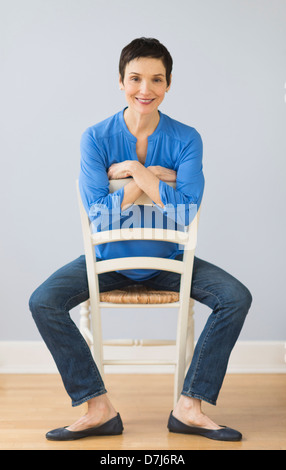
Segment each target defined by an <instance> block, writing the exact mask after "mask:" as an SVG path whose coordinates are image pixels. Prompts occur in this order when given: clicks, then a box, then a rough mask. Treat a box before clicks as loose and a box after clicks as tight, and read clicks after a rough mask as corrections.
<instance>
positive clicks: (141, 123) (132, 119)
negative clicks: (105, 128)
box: [124, 108, 160, 137]
mask: <svg viewBox="0 0 286 470" xmlns="http://www.w3.org/2000/svg"><path fill="white" fill-rule="evenodd" d="M124 120H125V123H126V126H127V127H128V129H129V131H130V132H131V134H133V135H134V136H135V137H137V136H140V135H146V136H149V135H151V134H153V132H154V131H155V129H156V127H157V126H158V124H159V121H160V114H159V112H158V110H156V111H155V112H154V113H152V114H151V115H150V114H148V115H142V114H138V113H135V112H133V110H132V109H130V108H127V109H126V110H125V111H124Z"/></svg>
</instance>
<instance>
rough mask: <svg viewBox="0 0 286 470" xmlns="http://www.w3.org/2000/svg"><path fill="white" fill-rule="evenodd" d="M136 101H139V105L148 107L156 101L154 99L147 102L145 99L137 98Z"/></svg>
mask: <svg viewBox="0 0 286 470" xmlns="http://www.w3.org/2000/svg"><path fill="white" fill-rule="evenodd" d="M136 100H137V101H138V102H139V103H141V104H145V105H147V104H150V103H152V102H153V101H154V98H153V99H151V100H145V99H143V98H136Z"/></svg>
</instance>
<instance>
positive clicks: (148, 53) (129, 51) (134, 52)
mask: <svg viewBox="0 0 286 470" xmlns="http://www.w3.org/2000/svg"><path fill="white" fill-rule="evenodd" d="M140 57H151V58H154V59H161V60H162V62H163V64H164V66H165V69H166V80H167V85H168V86H169V85H170V82H171V72H172V67H173V59H172V57H171V54H170V52H169V51H168V49H167V48H166V47H165V46H164V45H163V44H161V43H160V41H158V39H154V38H144V37H142V38H137V39H133V41H131V42H130V44H128V45H127V46H125V47H124V48H123V49H122V51H121V55H120V60H119V73H120V77H121V80H122V82H123V80H124V75H125V68H126V65H127V64H128V63H129V62H131V61H132V60H134V59H139V58H140Z"/></svg>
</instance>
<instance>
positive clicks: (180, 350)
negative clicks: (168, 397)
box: [174, 299, 194, 407]
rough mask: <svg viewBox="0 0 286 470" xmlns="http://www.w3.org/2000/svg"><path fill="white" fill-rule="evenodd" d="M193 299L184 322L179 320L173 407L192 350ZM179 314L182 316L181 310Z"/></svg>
mask: <svg viewBox="0 0 286 470" xmlns="http://www.w3.org/2000/svg"><path fill="white" fill-rule="evenodd" d="M193 307H194V301H193V300H192V299H191V300H190V303H189V307H188V315H187V318H186V322H183V321H181V322H179V324H178V334H177V341H176V343H177V344H176V348H177V364H176V370H175V378H174V407H175V406H176V403H177V401H178V399H179V398H180V395H181V392H182V389H183V383H184V379H185V375H186V372H187V370H188V368H189V366H190V363H191V359H192V356H193V351H194V319H193V314H194V309H193ZM179 315H181V317H182V318H183V314H182V312H179Z"/></svg>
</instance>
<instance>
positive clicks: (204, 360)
mask: <svg viewBox="0 0 286 470" xmlns="http://www.w3.org/2000/svg"><path fill="white" fill-rule="evenodd" d="M119 71H120V74H119V86H120V89H122V90H124V92H125V96H126V101H127V104H128V106H127V108H126V109H125V110H123V111H120V112H119V113H117V114H115V115H114V116H112V117H110V118H109V119H106V120H104V121H102V122H100V123H99V124H96V125H94V126H92V127H90V128H88V129H87V130H86V131H85V132H84V134H83V136H82V140H81V171H80V178H79V183H80V191H81V196H82V200H83V203H84V206H85V208H86V210H87V212H88V214H89V217H90V220H91V221H93V222H96V221H98V220H101V221H102V219H100V217H99V218H98V216H99V215H100V214H101V210H102V207H103V206H104V207H105V208H108V210H113V211H115V212H116V213H117V215H118V218H119V220H120V221H121V222H122V220H124V216H125V215H126V214H127V213H128V207H129V206H130V205H131V204H132V203H133V202H134V201H135V200H136V199H137V198H138V197H139V196H140V195H141V194H142V193H143V192H144V193H146V194H147V195H148V196H149V197H150V198H151V199H152V200H153V201H154V203H155V207H156V209H157V210H158V211H161V213H163V215H164V217H168V207H170V206H172V207H175V208H176V207H178V206H179V205H180V206H182V205H183V207H185V210H184V216H185V220H187V221H188V216H189V213H188V211H189V207H190V205H194V204H196V205H197V207H199V206H200V203H201V200H202V195H203V189H204V177H203V172H202V142H201V138H200V135H199V133H198V132H197V131H196V130H195V129H194V128H192V127H189V126H187V125H184V124H182V123H180V122H177V121H175V120H173V119H171V118H169V117H168V116H166V115H164V114H162V113H161V112H160V111H159V110H158V107H159V105H160V104H161V103H162V101H163V99H164V97H165V93H166V92H168V91H169V89H170V86H171V71H172V58H171V56H170V54H169V52H168V50H167V49H166V48H165V46H163V45H162V44H161V43H160V42H159V41H158V40H156V39H146V38H139V39H135V40H134V41H132V42H131V43H130V44H128V45H127V46H126V47H125V48H124V49H123V50H122V53H121V57H120V63H119ZM128 176H131V177H132V179H131V180H130V182H129V183H128V184H127V185H126V186H125V187H124V188H121V189H120V190H118V191H116V192H115V193H113V194H108V187H109V185H108V181H109V179H116V178H125V177H128ZM170 181H176V189H173V188H171V187H170V186H169V185H168V184H167V183H166V182H170ZM177 222H178V221H177ZM186 223H187V222H186ZM146 243H148V248H147V249H148V253H150V255H151V256H152V255H153V254H156V255H157V256H162V257H167V258H173V259H174V258H178V259H179V258H180V256H181V252H180V251H179V249H178V246H177V245H175V244H171V243H168V242H158V241H140V242H139V241H129V242H126V241H125V242H121V243H120V242H114V243H111V244H107V245H101V246H100V248H99V247H97V252H96V256H97V257H98V258H99V259H110V258H114V257H116V256H118V255H119V256H140V254H144V253H146V245H144V244H146ZM132 282H134V283H138V282H140V283H143V284H145V285H148V286H150V287H153V288H155V289H159V290H160V289H162V290H163V289H164V286H166V285H167V286H168V288H169V289H171V290H174V291H176V290H177V291H178V290H179V282H180V276H179V275H178V274H176V273H169V272H165V271H164V272H163V271H151V270H133V271H131V270H129V271H123V272H116V271H114V272H111V273H105V274H101V275H100V276H99V288H100V291H101V292H103V291H108V290H111V289H120V288H122V287H124V286H126V285H130V283H132ZM191 297H192V298H193V299H195V300H197V301H199V302H201V303H203V304H205V305H207V306H209V307H210V308H211V309H212V313H211V314H210V316H209V318H208V321H207V323H206V325H205V328H204V330H203V331H202V333H201V335H200V338H199V340H198V342H197V345H196V348H195V351H194V356H193V359H192V363H191V365H190V368H189V370H188V372H187V374H186V378H185V382H184V386H183V390H182V394H181V396H180V398H179V400H178V403H177V405H176V406H175V408H174V410H173V411H172V412H171V414H170V416H169V421H168V428H169V430H170V431H171V432H178V433H187V434H199V435H202V436H205V437H208V438H211V439H217V440H231V441H233V440H240V439H241V437H242V436H241V433H240V432H239V431H235V430H233V429H231V428H225V427H221V426H219V425H217V424H216V423H214V422H213V421H212V420H211V419H210V418H209V417H208V416H206V415H205V414H204V413H203V412H202V408H201V402H202V401H207V402H209V403H212V404H214V405H215V404H216V400H217V397H218V394H219V391H220V388H221V385H222V382H223V379H224V375H225V372H226V368H227V363H228V359H229V356H230V353H231V350H232V348H233V346H234V344H235V342H236V340H237V338H238V336H239V333H240V331H241V328H242V326H243V323H244V320H245V317H246V314H247V312H248V310H249V308H250V305H251V300H252V299H251V294H250V293H249V291H248V289H247V288H246V287H245V286H244V285H242V284H241V283H240V282H239V281H238V280H236V279H235V278H233V277H232V276H231V275H229V274H228V273H226V272H225V271H223V270H222V269H220V268H218V267H216V266H214V265H212V264H210V263H208V262H206V261H203V260H201V259H198V258H196V257H195V260H194V269H193V279H192V288H191ZM88 298H89V292H88V284H87V275H86V265H85V257H84V256H80V257H79V258H77V259H76V260H74V261H72V262H71V263H69V264H68V265H66V266H64V267H62V268H60V269H59V270H58V271H56V272H55V273H54V274H53V275H52V276H50V277H49V278H48V279H47V280H46V281H45V282H44V283H43V284H42V285H41V286H40V287H39V288H38V289H37V290H36V291H35V292H34V293H33V294H32V296H31V298H30V309H31V312H32V314H33V318H34V320H35V322H36V324H37V327H38V329H39V331H40V333H41V335H42V337H43V339H44V341H45V342H46V344H47V346H48V348H49V349H50V352H51V354H52V355H53V358H54V360H55V362H56V364H57V367H58V369H59V372H60V374H61V376H62V379H63V382H64V385H65V387H66V390H67V392H68V393H69V395H70V397H71V399H72V405H73V406H77V405H79V404H82V403H84V402H87V404H88V411H87V413H86V415H85V416H83V417H81V418H80V419H79V420H78V421H76V422H75V423H73V424H72V425H70V426H68V427H67V428H59V429H55V430H53V431H50V432H48V433H47V435H46V437H47V438H48V439H52V440H72V439H79V438H82V437H86V436H96V435H109V434H120V433H122V430H123V425H122V421H121V418H120V415H119V413H117V411H116V410H115V409H114V407H113V405H112V403H111V402H110V400H109V398H108V395H107V391H106V389H105V387H104V384H103V381H102V378H101V376H100V374H99V372H98V369H97V367H96V364H95V363H94V361H93V358H92V356H91V353H90V350H89V348H88V346H87V344H86V342H85V341H84V339H83V338H82V336H81V334H80V333H79V331H78V329H77V327H76V326H75V324H74V323H73V322H72V320H71V318H70V316H69V310H70V309H71V308H73V307H75V306H76V305H78V304H79V303H81V302H83V301H85V300H87V299H88Z"/></svg>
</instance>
